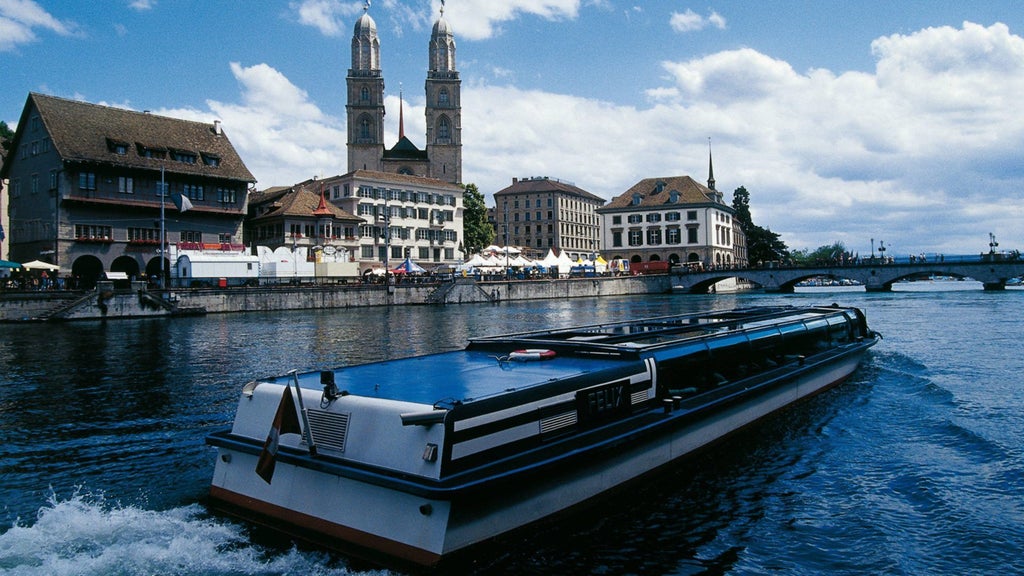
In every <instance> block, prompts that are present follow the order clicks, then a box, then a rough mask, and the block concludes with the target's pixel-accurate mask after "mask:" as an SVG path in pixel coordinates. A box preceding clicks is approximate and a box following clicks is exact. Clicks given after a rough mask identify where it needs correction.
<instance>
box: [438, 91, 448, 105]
mask: <svg viewBox="0 0 1024 576" xmlns="http://www.w3.org/2000/svg"><path fill="white" fill-rule="evenodd" d="M437 105H438V106H447V105H448V89H447V88H441V91H440V92H438V93H437Z"/></svg>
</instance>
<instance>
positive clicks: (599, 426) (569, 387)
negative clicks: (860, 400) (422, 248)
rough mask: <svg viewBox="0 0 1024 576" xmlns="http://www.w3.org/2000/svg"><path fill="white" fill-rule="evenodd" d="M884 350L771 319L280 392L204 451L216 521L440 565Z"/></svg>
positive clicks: (659, 328)
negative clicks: (225, 518) (222, 514)
mask: <svg viewBox="0 0 1024 576" xmlns="http://www.w3.org/2000/svg"><path fill="white" fill-rule="evenodd" d="M877 339H878V336H877V334H875V333H874V332H873V331H871V330H870V329H869V328H868V326H867V322H866V319H865V317H864V315H863V314H862V313H861V311H860V310H858V309H856V308H841V307H837V306H834V305H833V306H823V307H800V308H794V307H759V308H746V309H737V310H729V311H719V312H708V313H700V314H684V315H675V316H663V317H657V318H646V319H641V320H630V321H622V322H612V323H605V324H595V325H589V326H582V327H573V328H563V329H552V330H539V331H533V332H527V333H521V334H512V335H506V336H494V337H486V338H476V339H473V340H471V341H470V343H469V345H468V346H467V347H466V348H465V349H464V350H459V351H454V352H444V353H439V354H431V355H425V356H417V357H411V358H403V359H397V360H388V361H382V362H374V363H369V364H362V365H358V366H349V367H344V368H338V369H335V370H328V371H321V372H308V373H297V372H292V373H289V374H287V375H283V376H278V377H273V378H266V379H262V380H259V381H256V382H251V383H249V384H247V385H246V386H245V387H244V388H243V389H242V394H241V398H240V400H239V404H238V408H237V412H236V416H235V420H234V424H233V426H232V427H231V429H230V430H223V431H220V432H216V433H214V434H211V435H210V436H209V437H208V439H207V441H208V443H209V444H211V445H213V446H215V447H216V448H217V453H218V458H217V461H216V466H215V470H214V475H213V480H212V486H211V492H210V496H211V503H212V505H213V506H214V507H216V508H219V509H222V510H224V511H227V512H229V513H232V514H235V515H237V516H240V517H243V518H246V519H249V520H252V521H254V522H258V523H263V524H266V525H269V526H272V527H274V528H277V529H279V530H282V531H284V532H287V533H290V534H294V535H297V536H301V537H303V538H305V539H308V540H311V541H314V542H316V543H319V544H322V545H325V546H328V547H331V548H334V549H339V550H342V551H345V552H350V553H355V554H357V555H362V556H368V557H371V558H377V559H380V558H390V559H398V560H400V561H403V562H410V563H413V564H421V565H433V564H436V563H438V562H439V561H441V560H442V559H444V558H447V557H449V556H451V555H452V554H453V553H455V552H457V551H460V550H464V549H466V548H468V547H470V546H472V545H473V544H476V543H479V542H482V541H485V540H488V539H490V538H493V537H495V536H497V535H499V534H502V533H505V532H508V531H510V530H514V529H516V528H519V527H522V526H525V525H527V524H530V523H531V522H535V521H537V520H540V519H543V518H545V517H548V516H550V515H552V514H555V513H557V512H560V511H563V510H565V509H567V508H570V507H572V506H574V505H576V504H579V503H581V502H583V501H585V500H588V499H591V498H594V497H596V496H598V495H600V494H602V493H604V492H606V491H608V490H610V489H612V488H614V487H616V486H619V485H621V484H623V483H626V482H629V481H631V480H634V479H636V478H637V477H639V476H641V475H643V474H645V473H647V472H650V471H651V470H653V469H655V468H658V467H660V466H663V465H665V464H667V463H669V462H671V461H673V460H675V459H678V458H680V457H683V456H685V455H687V454H689V453H692V452H693V451H695V450H697V449H699V448H701V447H703V446H705V445H707V444H709V443H711V442H713V441H715V440H718V439H720V438H722V437H724V436H726V435H728V434H730V433H732V432H735V431H736V430H738V429H740V428H742V427H744V426H747V425H749V424H751V423H752V422H755V421H756V420H758V419H760V418H763V417H764V416H767V415H769V414H771V413H773V412H775V411H777V410H779V409H781V408H784V407H785V406H787V405H789V404H791V403H793V402H796V401H798V400H800V399H802V398H805V397H807V396H810V395H813V394H815V393H817V392H820V391H821V390H824V389H826V388H828V387H830V386H832V385H835V384H837V383H838V382H840V381H842V380H843V379H845V378H846V377H848V376H849V375H850V374H851V373H852V372H853V371H854V370H855V369H856V367H857V365H858V363H859V361H860V359H861V357H862V356H863V354H864V352H865V351H866V350H868V348H870V347H871V346H872V345H874V344H875V343H876V342H877ZM516 352H521V353H524V354H527V353H528V354H530V355H531V358H529V359H527V360H528V361H515V360H513V358H512V354H514V353H516ZM268 430H269V433H268Z"/></svg>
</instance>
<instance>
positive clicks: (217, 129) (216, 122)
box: [213, 120, 221, 136]
mask: <svg viewBox="0 0 1024 576" xmlns="http://www.w3.org/2000/svg"><path fill="white" fill-rule="evenodd" d="M213 133H214V134H216V135H217V136H220V134H221V131H220V120H214V121H213Z"/></svg>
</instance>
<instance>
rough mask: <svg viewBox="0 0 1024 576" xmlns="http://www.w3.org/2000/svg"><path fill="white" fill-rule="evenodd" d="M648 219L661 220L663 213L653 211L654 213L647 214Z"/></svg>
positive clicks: (652, 220)
mask: <svg viewBox="0 0 1024 576" xmlns="http://www.w3.org/2000/svg"><path fill="white" fill-rule="evenodd" d="M647 221H648V222H661V214H658V213H656V212H652V213H650V214H648V215H647Z"/></svg>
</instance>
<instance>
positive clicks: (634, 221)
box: [627, 214, 644, 224]
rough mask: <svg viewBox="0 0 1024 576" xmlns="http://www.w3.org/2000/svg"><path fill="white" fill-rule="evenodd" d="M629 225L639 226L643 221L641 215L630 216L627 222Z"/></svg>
mask: <svg viewBox="0 0 1024 576" xmlns="http://www.w3.org/2000/svg"><path fill="white" fill-rule="evenodd" d="M627 221H628V222H629V223H630V224H640V223H641V222H643V221H644V216H643V214H630V215H629V218H628V220H627Z"/></svg>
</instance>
